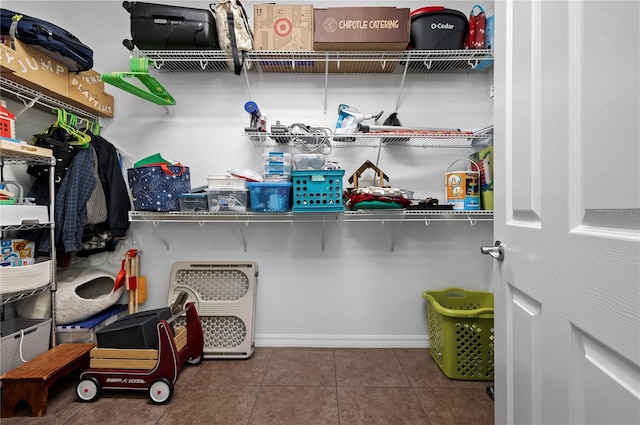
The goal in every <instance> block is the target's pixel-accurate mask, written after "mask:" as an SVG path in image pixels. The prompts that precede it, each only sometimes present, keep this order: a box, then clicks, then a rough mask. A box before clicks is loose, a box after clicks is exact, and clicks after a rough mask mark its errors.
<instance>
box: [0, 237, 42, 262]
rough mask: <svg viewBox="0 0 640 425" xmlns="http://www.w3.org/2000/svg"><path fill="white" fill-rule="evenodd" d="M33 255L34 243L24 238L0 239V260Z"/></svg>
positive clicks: (31, 256) (17, 258)
mask: <svg viewBox="0 0 640 425" xmlns="http://www.w3.org/2000/svg"><path fill="white" fill-rule="evenodd" d="M33 257H35V243H34V242H32V241H28V240H26V239H0V260H2V261H9V260H19V259H21V258H33Z"/></svg>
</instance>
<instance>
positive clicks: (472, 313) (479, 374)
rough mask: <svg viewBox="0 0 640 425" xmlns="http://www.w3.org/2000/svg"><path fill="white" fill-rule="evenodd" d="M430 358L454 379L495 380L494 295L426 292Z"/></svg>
mask: <svg viewBox="0 0 640 425" xmlns="http://www.w3.org/2000/svg"><path fill="white" fill-rule="evenodd" d="M422 298H424V299H425V300H427V302H428V303H429V305H428V308H427V323H428V326H429V345H430V353H431V357H432V358H433V360H435V362H436V363H437V364H438V366H440V369H441V370H442V372H443V373H444V374H445V375H446V376H447V377H448V378H451V379H458V380H467V381H492V380H493V350H494V340H493V293H491V292H481V291H467V290H464V289H460V288H447V289H443V290H441V291H424V292H423V293H422Z"/></svg>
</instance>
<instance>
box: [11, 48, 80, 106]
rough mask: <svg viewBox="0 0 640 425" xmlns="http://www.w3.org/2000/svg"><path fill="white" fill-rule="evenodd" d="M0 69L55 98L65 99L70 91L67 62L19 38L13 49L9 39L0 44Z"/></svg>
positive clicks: (21, 82)
mask: <svg viewBox="0 0 640 425" xmlns="http://www.w3.org/2000/svg"><path fill="white" fill-rule="evenodd" d="M0 72H1V73H2V76H3V77H4V78H7V79H9V80H11V81H13V82H16V83H18V84H22V85H23V86H26V87H29V88H31V89H33V90H37V91H39V92H42V93H44V94H46V95H48V96H51V97H54V98H56V99H61V100H62V99H65V98H66V97H67V94H68V93H69V82H68V80H67V75H68V68H67V67H66V65H64V64H62V63H60V62H58V61H56V60H55V59H53V58H51V57H49V56H47V55H45V54H44V53H41V52H39V51H38V50H36V49H33V48H31V47H29V46H28V45H27V44H24V43H22V42H21V41H19V40H16V41H15V50H14V49H12V48H11V47H10V45H9V40H8V39H7V40H6V41H5V44H0Z"/></svg>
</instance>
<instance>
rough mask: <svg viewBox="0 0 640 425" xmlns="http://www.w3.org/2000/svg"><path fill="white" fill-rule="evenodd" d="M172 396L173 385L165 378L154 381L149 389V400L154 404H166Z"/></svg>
mask: <svg viewBox="0 0 640 425" xmlns="http://www.w3.org/2000/svg"><path fill="white" fill-rule="evenodd" d="M172 395H173V384H172V383H171V382H169V380H168V379H166V378H160V379H156V380H155V381H154V382H153V384H151V386H150V387H149V398H150V399H151V401H152V402H153V403H154V404H167V403H168V402H169V400H171V396H172Z"/></svg>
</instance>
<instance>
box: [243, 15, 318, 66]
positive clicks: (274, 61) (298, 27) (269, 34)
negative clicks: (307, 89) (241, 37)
mask: <svg viewBox="0 0 640 425" xmlns="http://www.w3.org/2000/svg"><path fill="white" fill-rule="evenodd" d="M253 38H254V46H255V50H262V51H264V50H272V51H273V50H282V51H300V52H303V51H309V52H310V51H313V6H312V5H277V4H257V5H255V6H254V7H253ZM264 59H265V60H260V61H259V66H260V69H261V70H262V71H263V72H296V73H310V72H315V68H314V65H315V61H313V60H312V59H310V60H305V59H302V60H296V61H295V63H292V61H291V60H284V61H283V60H279V59H282V57H281V56H279V55H274V57H273V58H264Z"/></svg>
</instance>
